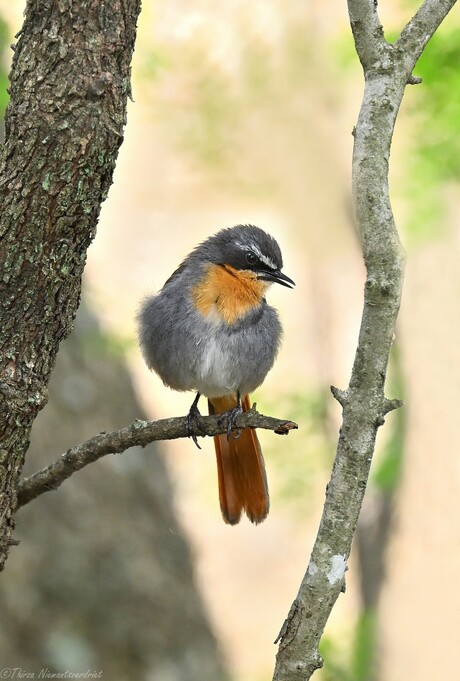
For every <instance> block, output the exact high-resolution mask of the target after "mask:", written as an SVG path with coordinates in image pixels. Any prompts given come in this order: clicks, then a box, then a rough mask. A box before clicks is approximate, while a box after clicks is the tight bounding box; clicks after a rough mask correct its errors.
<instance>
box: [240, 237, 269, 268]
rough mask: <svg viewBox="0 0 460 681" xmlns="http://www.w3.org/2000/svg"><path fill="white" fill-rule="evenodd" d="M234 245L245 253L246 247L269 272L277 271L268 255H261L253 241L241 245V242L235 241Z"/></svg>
mask: <svg viewBox="0 0 460 681" xmlns="http://www.w3.org/2000/svg"><path fill="white" fill-rule="evenodd" d="M236 245H237V246H238V247H239V248H241V249H242V250H243V251H246V250H247V249H248V247H249V248H250V249H251V250H252V251H253V253H254V255H256V256H257V257H258V258H259V260H260V261H261V262H263V263H264V265H267V267H269V268H270V269H271V270H277V269H278V267H277V265H276V263H275V262H273V260H272V259H271V258H269V256H268V255H265V254H264V253H262V251H261V250H260V248H259V247H258V246H257V244H255V243H254V242H253V241H251V243H250V244H247V243H246V244H243V243H242V242H241V241H237V242H236Z"/></svg>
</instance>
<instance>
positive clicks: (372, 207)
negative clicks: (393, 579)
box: [273, 0, 454, 681]
mask: <svg viewBox="0 0 460 681" xmlns="http://www.w3.org/2000/svg"><path fill="white" fill-rule="evenodd" d="M438 4H439V5H441V6H442V7H437V5H438ZM453 4H454V2H453V1H450V2H447V1H446V0H445V1H444V2H439V3H437V2H428V1H427V2H425V3H424V5H423V7H422V8H421V10H419V12H418V13H417V15H416V17H414V19H413V20H412V22H409V25H408V26H411V28H409V29H407V31H406V33H405V35H404V36H402V41H401V43H400V45H398V46H397V48H396V49H394V46H392V45H389V44H388V43H386V41H385V40H384V38H383V34H382V29H381V26H380V22H379V21H378V16H377V12H376V9H375V4H374V2H373V1H372V0H348V8H349V14H350V21H351V26H352V30H353V35H354V38H355V44H356V50H357V53H358V55H359V59H360V61H361V63H362V65H363V69H364V77H365V89H364V96H363V101H362V105H361V110H360V113H359V118H358V123H357V125H356V128H355V131H354V148H353V168H352V184H353V202H354V209H355V215H356V222H357V226H358V229H359V233H360V236H361V242H362V249H363V255H364V260H365V264H366V269H367V279H366V283H365V289H364V308H363V315H362V320H361V328H360V334H359V340H358V347H357V350H356V355H355V360H354V363H353V368H352V374H351V379H350V384H349V386H348V388H347V389H346V390H339V389H338V388H335V387H332V388H331V390H332V393H333V395H334V397H335V398H336V399H337V400H338V401H339V403H340V404H341V405H342V410H343V421H342V427H341V429H340V435H339V441H338V445H337V453H336V458H335V462H334V468H333V471H332V476H331V480H330V482H329V484H328V487H327V493H326V501H325V504H324V509H323V515H322V518H321V523H320V527H319V530H318V534H317V537H316V541H315V545H314V547H313V551H312V554H311V557H310V562H309V565H308V568H307V571H306V573H305V575H304V577H303V580H302V583H301V585H300V588H299V591H298V594H297V597H296V599H295V601H294V603H293V605H292V607H291V609H290V611H289V614H288V616H287V619H286V621H285V623H284V624H283V627H282V629H281V631H280V634H279V636H278V638H277V642H279V643H280V645H279V650H278V654H277V658H276V667H275V672H274V676H273V679H274V681H306V680H307V679H310V678H311V675H312V674H313V673H314V672H315V670H316V669H318V668H319V667H321V666H322V660H321V657H320V655H319V652H318V645H319V641H320V638H321V635H322V633H323V630H324V627H325V625H326V622H327V620H328V617H329V615H330V613H331V610H332V608H333V606H334V604H335V601H336V600H337V598H338V596H339V594H340V593H341V592H342V591H344V589H345V571H346V569H347V560H348V557H349V555H350V551H351V544H352V540H353V535H354V532H355V529H356V525H357V521H358V516H359V512H360V510H361V505H362V501H363V497H364V493H365V490H366V485H367V480H368V476H369V470H370V466H371V462H372V456H373V452H374V446H375V440H376V436H377V430H378V428H379V427H380V426H381V425H383V423H384V419H385V415H386V414H387V413H388V412H389V411H391V410H392V409H396V408H398V407H400V406H401V404H402V403H401V402H400V401H399V400H389V399H387V398H386V397H385V394H384V385H385V379H386V371H387V365H388V359H389V354H390V350H391V345H392V342H393V338H394V329H395V324H396V319H397V315H398V311H399V305H400V300H401V292H402V285H403V277H404V253H403V250H402V247H401V243H400V240H399V236H398V232H397V230H396V225H395V223H394V218H393V213H392V209H391V203H390V197H389V187H388V161H389V156H390V148H391V140H392V135H393V129H394V125H395V121H396V117H397V113H398V110H399V107H400V104H401V100H402V97H403V95H404V91H405V87H406V85H407V83H408V79H409V76H410V75H411V73H412V69H413V67H414V66H415V63H416V60H417V58H418V56H419V55H420V53H421V51H422V50H423V47H424V45H425V44H426V42H427V41H426V39H425V38H424V39H423V41H422V40H421V36H422V33H423V32H425V34H426V35H428V33H429V32H431V34H432V33H433V32H434V30H435V29H436V27H437V26H438V25H439V23H440V22H441V20H442V18H443V17H444V16H445V15H446V14H447V12H448V10H449V9H450V7H451V6H452V5H453ZM428 12H434V17H431V18H429V17H428V16H427V13H428ZM422 26H423V29H422ZM431 34H430V35H429V37H430V36H431ZM422 43H423V44H422ZM415 47H416V49H417V50H418V52H416V53H415V54H413V53H411V52H410V51H409V50H410V49H415Z"/></svg>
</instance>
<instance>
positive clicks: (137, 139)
mask: <svg viewBox="0 0 460 681" xmlns="http://www.w3.org/2000/svg"><path fill="white" fill-rule="evenodd" d="M20 4H21V3H17V5H18V6H14V7H12V5H11V3H9V2H7V1H6V0H3V1H2V2H1V3H0V12H1V14H2V16H3V17H5V18H7V19H8V22H9V26H10V28H11V31H12V32H13V33H14V32H16V31H17V30H18V29H19V26H20V11H19V10H20V7H19V5H20ZM385 4H386V3H382V7H381V12H382V14H381V18H382V21H383V23H384V26H385V28H386V29H388V31H389V32H390V33H391V31H396V32H397V30H398V29H400V28H402V26H403V24H404V22H405V21H407V19H408V18H409V17H410V16H411V13H412V11H413V9H414V6H415V5H414V3H407V2H394V3H391V7H390V8H388V7H386V6H385ZM387 4H388V3H387ZM459 36H460V23H459V15H458V10H454V11H453V12H452V14H451V15H450V16H449V17H448V19H447V20H446V22H445V24H444V25H443V27H442V29H441V30H440V32H439V39H437V40H436V43H434V42H433V45H434V47H433V50H432V52H431V53H430V46H429V47H428V49H427V54H426V61H425V65H424V66H423V68H424V69H425V71H423V68H422V65H421V67H420V70H417V69H416V71H415V73H416V75H423V76H424V83H423V84H422V85H421V86H418V87H409V88H408V90H407V92H406V97H405V100H404V105H403V108H402V110H401V113H400V118H399V119H398V124H397V129H396V131H395V136H394V144H393V156H392V164H391V189H392V198H393V205H394V211H395V217H396V222H397V224H398V226H399V228H400V230H401V233H402V238H403V242H404V244H405V247H406V250H407V255H408V265H407V276H406V285H405V290H404V296H403V305H402V309H401V313H400V321H399V328H398V331H397V337H396V341H395V357H394V358H393V360H392V366H391V372H390V374H391V375H390V385H389V386H388V388H387V393H388V396H389V397H402V398H403V399H404V400H405V404H406V406H405V407H404V409H403V410H402V411H401V412H400V413H399V412H398V414H392V415H390V416H389V417H388V419H387V424H386V425H385V427H384V428H383V429H382V431H381V432H380V434H379V443H378V453H377V455H376V461H375V465H374V469H373V478H372V482H371V485H370V488H369V492H368V498H367V500H366V504H365V508H364V510H363V518H362V532H363V537H364V538H365V539H366V537H368V536H369V534H367V535H366V527H367V528H369V527H370V528H371V530H372V528H374V530H375V528H377V530H379V531H380V532H381V534H380V535H379V534H378V532H377V530H376V532H377V535H378V537H377V542H374V543H372V541H371V542H370V544H369V545H368V548H367V552H368V554H369V552H370V554H369V555H367V556H366V555H365V552H366V545H365V539H364V542H363V543H362V544H361V548H362V550H363V552H364V554H363V555H362V556H358V555H357V554H353V555H352V558H351V561H350V570H349V572H348V573H347V593H346V595H345V596H341V597H340V599H339V601H338V603H337V605H336V607H335V609H334V611H333V615H332V617H331V621H330V623H329V625H328V627H327V630H326V644H325V648H324V654H325V657H326V665H325V669H324V670H322V671H321V672H319V673H318V678H322V679H323V680H324V681H327V680H332V679H334V681H341V680H342V679H343V680H345V679H349V680H350V681H359V679H362V680H363V681H364V680H365V679H374V678H378V679H382V680H385V681H403V679H404V680H406V679H408V678H410V679H417V681H425V680H426V681H428V680H430V681H431V679H433V678H437V679H443V678H446V679H452V678H454V677H455V671H454V670H456V669H457V667H458V662H457V650H456V648H457V641H458V638H459V636H460V595H459V592H458V589H457V588H456V585H457V582H458V577H459V575H460V501H459V499H460V456H459V455H460V444H459V443H460V419H459V418H458V415H457V411H458V407H457V398H458V394H459V391H460V318H459V312H458V310H459V305H458V299H459V294H460V272H459V266H458V262H459V254H460V231H459V219H458V218H459V205H460V204H459V201H458V180H459V176H460V172H459V167H460V166H459V157H458V156H457V155H456V153H455V151H456V145H458V138H459V134H458V133H459V126H460V118H459V117H458V116H460V95H459V93H460V88H459V86H460V75H458V74H456V73H455V71H456V70H457V71H458V61H457V59H458V57H459V56H460V55H459V51H460V48H458V44H459V43H458V37H459ZM436 59H437V61H436ZM430 60H431V61H430ZM438 82H439V83H441V84H444V85H445V89H444V90H441V89H440V87H438V89H436V84H437V83H438ZM449 84H450V85H449ZM361 91H362V77H361V69H360V66H359V62H358V60H357V57H356V56H355V55H354V52H353V44H352V38H351V33H350V30H349V26H348V16H347V11H346V3H345V2H344V1H343V2H338V1H337V0H335V1H334V2H330V3H321V2H315V1H314V0H312V1H311V2H309V3H301V2H293V3H290V4H289V5H287V4H286V3H285V2H282V1H281V0H271V1H270V2H264V1H262V0H254V2H252V3H245V2H242V1H241V0H233V1H232V2H221V1H217V2H209V0H194V2H193V3H188V4H187V6H186V7H184V4H183V3H181V2H177V1H176V2H161V1H158V2H155V3H153V2H151V1H149V0H144V7H143V10H142V14H141V18H140V22H139V36H138V41H137V47H136V52H135V55H134V61H133V98H134V101H133V102H130V104H129V110H128V125H127V128H126V134H125V141H124V143H123V146H122V148H121V151H120V155H119V160H118V165H117V169H116V172H115V177H114V184H113V186H112V188H111V190H110V193H109V196H108V199H107V201H106V202H105V204H104V206H103V210H102V215H101V220H100V224H99V228H98V234H97V238H96V240H95V241H94V243H93V244H92V246H91V248H90V250H89V255H88V265H87V276H86V281H85V287H86V292H87V296H88V299H89V301H90V304H91V307H92V309H93V310H94V311H95V312H96V313H97V316H98V318H99V319H100V320H101V323H102V325H103V327H104V329H105V330H106V332H107V333H108V334H109V335H110V336H111V337H112V338H113V339H114V342H116V343H118V344H119V345H120V346H121V347H122V348H123V351H124V352H125V354H126V357H127V359H128V361H129V366H130V368H131V371H132V375H133V377H134V379H135V385H136V390H137V391H138V394H139V396H140V398H141V400H142V402H143V404H144V405H145V407H146V409H147V410H148V413H149V414H150V416H151V417H152V418H157V417H158V418H160V417H166V416H170V415H181V414H185V413H186V412H187V411H188V409H189V406H190V403H191V401H192V396H191V395H189V394H185V395H179V394H176V393H173V392H172V391H170V390H169V389H168V388H165V387H164V386H163V385H162V384H161V381H160V380H159V379H158V378H157V377H156V376H154V375H152V374H150V373H149V372H148V371H147V369H146V367H145V366H144V364H143V362H142V359H141V357H140V354H139V351H138V349H137V347H136V344H135V324H134V317H135V313H136V309H137V307H138V305H139V301H140V300H141V299H142V297H143V296H144V295H146V294H148V293H152V292H154V291H156V290H158V289H159V288H161V286H162V285H163V283H164V281H165V280H166V279H167V278H168V276H169V275H170V274H171V273H172V271H173V270H174V269H175V268H176V266H177V265H178V264H179V262H180V261H181V260H182V258H183V257H184V256H185V255H186V254H187V253H188V252H189V251H190V250H191V249H192V248H193V246H194V245H196V244H197V243H198V242H199V241H201V240H202V239H204V238H206V237H207V236H208V235H210V234H212V233H214V232H215V231H217V230H218V229H220V228H222V227H225V226H231V225H234V224H238V223H253V224H256V225H258V226H260V227H262V228H264V229H266V230H267V231H268V232H270V233H271V234H273V235H274V236H275V237H276V239H277V240H278V241H279V243H280V245H281V248H282V251H283V256H284V263H285V264H284V271H285V272H286V273H287V274H288V275H289V276H290V277H292V278H293V279H294V280H295V281H296V284H297V286H296V288H295V289H294V290H293V291H289V290H287V289H284V288H281V287H279V290H275V289H274V288H272V289H271V290H270V291H269V298H270V302H271V303H273V304H274V305H275V306H276V307H277V308H278V310H279V311H280V315H281V318H282V321H283V325H284V330H285V338H284V343H283V347H282V350H281V353H280V356H279V358H278V361H277V363H276V366H275V368H274V369H273V371H272V372H271V373H270V375H269V377H268V378H267V380H266V382H265V383H264V385H263V386H262V387H261V388H259V390H258V391H257V393H256V394H254V396H253V399H254V400H255V401H256V402H257V404H258V407H259V409H260V410H261V411H263V412H265V413H270V414H273V415H275V416H279V417H285V418H292V419H294V420H297V421H298V423H299V428H300V429H299V431H298V432H295V433H291V434H290V435H289V438H278V437H277V436H274V435H273V434H271V433H262V434H261V435H260V439H261V441H262V445H263V449H264V454H265V459H266V464H267V471H268V479H269V485H270V489H271V499H272V503H271V511H270V515H269V518H268V520H267V521H266V522H265V523H264V524H263V525H261V526H258V527H253V526H251V525H250V524H249V523H248V522H247V521H246V520H243V521H242V522H241V523H240V525H238V526H237V527H235V528H232V527H227V526H225V525H224V524H223V522H222V520H221V518H220V512H219V507H218V500H217V482H216V471H215V463H214V459H213V446H212V442H211V441H209V442H208V441H205V442H204V444H203V451H202V452H199V451H198V450H197V449H196V448H195V447H194V445H193V443H192V442H189V441H176V442H174V443H169V444H168V445H167V449H166V455H165V456H166V461H167V465H168V467H169V469H170V471H171V473H172V475H173V479H174V482H175V488H176V493H175V503H176V506H177V510H178V513H179V516H180V519H181V522H182V525H183V528H184V533H186V535H187V536H188V538H189V539H190V541H191V544H192V547H193V554H194V559H195V569H196V574H197V578H198V581H199V586H200V589H201V591H202V593H203V595H204V598H205V602H206V605H207V609H208V613H209V616H210V618H211V622H212V624H213V627H214V630H215V631H216V633H217V636H218V639H219V640H220V642H221V644H222V648H223V651H224V654H225V657H226V659H227V662H228V665H229V669H230V671H231V674H232V679H234V681H259V680H262V679H269V678H271V673H272V670H273V665H274V655H275V652H276V648H275V646H274V645H273V641H274V640H275V638H276V636H277V634H278V631H279V629H280V627H281V625H282V623H283V620H284V618H285V616H286V614H287V612H288V610H289V607H290V604H291V602H292V600H293V598H294V597H295V595H296V592H297V589H298V586H299V583H300V580H301V578H302V576H303V572H304V570H305V569H306V565H307V562H308V557H309V552H310V549H311V547H312V544H313V541H314V537H315V533H316V528H317V526H318V522H319V518H320V514H321V510H322V503H323V498H324V489H325V485H326V483H327V480H328V476H329V473H330V468H331V464H332V461H333V455H334V448H335V442H336V437H337V431H338V427H339V424H340V410H339V408H338V405H337V404H336V403H335V402H334V400H333V399H332V396H331V395H330V394H329V393H328V389H329V386H330V384H334V385H337V386H339V387H341V388H344V387H346V385H347V382H348V379H349V374H350V369H351V364H352V360H353V356H354V351H355V345H356V340H357V335H358V329H359V322H360V314H361V307H362V289H363V282H364V277H365V272H364V268H363V263H362V257H361V253H360V249H359V242H358V238H357V235H356V231H355V228H354V223H353V218H352V207H351V197H350V174H351V154H352V140H353V138H352V135H351V131H352V127H353V125H354V124H355V122H356V118H357V114H358V110H359V105H360V96H361ZM443 116H444V117H445V118H443ZM123 425H125V424H124V423H120V426H123ZM67 484H72V482H70V483H67ZM61 493H62V494H65V489H64V488H63V490H61ZM382 509H383V510H382ZM385 513H386V514H387V515H385ZM363 546H364V548H363ZM369 546H370V548H369ZM382 546H384V548H385V551H384V555H383V556H380V558H381V563H380V564H379V566H378V567H377V568H374V567H372V560H373V557H374V554H375V553H378V552H379V550H380V548H381V547H382ZM379 547H380V548H379ZM366 561H367V563H366ZM365 564H366V565H367V566H368V567H367V570H368V572H367V573H366V572H363V571H365V569H366V566H365ZM382 565H383V571H382ZM363 566H364V567H363ZM369 566H370V567H369ZM377 573H378V574H377ZM362 574H366V575H367V574H368V575H370V577H369V579H373V577H374V578H376V582H377V584H376V586H375V588H374V591H375V592H377V596H375V594H374V596H372V595H371V596H370V601H369V602H368V603H365V606H366V608H367V609H368V611H369V612H367V613H366V612H365V610H366V608H364V607H363V598H364V600H365V593H366V587H365V586H364V587H363V585H362V583H361V582H362V580H361V578H360V575H362ZM376 574H377V577H376ZM372 576H373V577H372ZM363 594H364V595H363ZM367 606H369V607H367ZM366 614H370V615H371V618H372V622H373V624H372V625H369V628H368V629H367V630H366V631H367V634H366V633H365V634H364V635H362V636H361V638H360V632H361V633H362V630H361V629H360V627H361V626H363V627H364V628H365V627H366V624H365V619H363V617H364V615H366ZM363 622H364V624H363ZM366 636H368V638H366ZM360 646H361V648H364V650H360ZM165 681H167V680H166V679H165Z"/></svg>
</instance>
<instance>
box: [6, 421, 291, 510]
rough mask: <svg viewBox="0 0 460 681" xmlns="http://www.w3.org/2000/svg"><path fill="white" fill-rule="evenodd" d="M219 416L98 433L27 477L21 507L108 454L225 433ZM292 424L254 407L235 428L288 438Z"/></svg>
mask: <svg viewBox="0 0 460 681" xmlns="http://www.w3.org/2000/svg"><path fill="white" fill-rule="evenodd" d="M219 418H220V417H219V416H205V417H201V420H200V424H199V425H195V424H192V426H191V428H190V431H191V432H190V431H189V430H188V428H187V419H186V417H183V416H181V417H176V418H169V419H161V420H158V421H141V420H137V421H134V423H132V424H131V425H130V426H127V427H126V428H122V429H121V430H115V431H113V432H111V433H99V435H96V436H95V437H92V438H90V439H89V440H86V442H82V443H81V444H79V445H77V446H76V447H72V449H69V450H67V452H65V453H64V454H62V456H61V457H60V458H59V459H58V460H57V461H55V462H54V463H52V464H50V465H49V466H46V468H42V470H40V471H38V472H37V473H34V474H33V475H31V476H30V477H28V478H25V480H23V481H22V482H21V484H20V485H19V489H18V508H19V507H21V506H25V504H28V503H29V501H32V499H35V497H38V496H39V495H40V494H43V493H44V492H49V491H50V490H54V489H57V488H58V487H60V485H61V484H62V483H63V482H64V480H67V478H70V476H71V475H73V474H74V473H75V472H76V471H79V470H80V469H81V468H84V467H85V466H87V465H88V464H89V463H93V461H97V459H100V458H101V457H102V456H106V455H107V454H119V453H121V452H124V451H126V450H127V449H129V448H130V447H136V446H137V447H145V446H146V445H148V444H150V443H151V442H156V441H158V440H175V439H178V438H182V437H188V436H189V435H196V436H200V435H202V436H205V435H207V436H213V435H221V434H222V433H226V432H227V430H226V426H225V425H219V423H218V421H219ZM297 427H298V426H297V424H296V423H294V422H293V421H283V420H280V419H275V418H272V417H271V416H264V415H263V414H259V412H257V411H256V410H255V408H253V409H250V410H249V411H247V412H245V413H244V414H241V416H238V418H237V420H236V428H237V429H242V428H264V429H266V430H272V431H273V432H275V433H277V434H278V435H287V434H288V433H289V431H291V430H295V429H297Z"/></svg>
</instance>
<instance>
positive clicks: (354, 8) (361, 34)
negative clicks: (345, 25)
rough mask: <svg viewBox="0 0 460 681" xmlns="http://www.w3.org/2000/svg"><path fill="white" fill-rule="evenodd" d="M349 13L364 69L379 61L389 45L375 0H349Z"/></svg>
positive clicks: (357, 49) (357, 50)
mask: <svg viewBox="0 0 460 681" xmlns="http://www.w3.org/2000/svg"><path fill="white" fill-rule="evenodd" d="M348 14H349V17H350V25H351V30H352V31H353V37H354V39H355V46H356V52H357V53H358V57H359V60H360V62H361V64H362V67H363V69H367V68H370V67H371V66H372V65H373V64H374V65H375V64H376V63H377V62H379V60H380V57H381V53H382V51H383V49H384V48H386V47H387V43H386V41H385V38H384V36H383V28H382V25H381V23H380V19H379V15H378V12H377V2H376V1H375V0H349V2H348Z"/></svg>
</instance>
